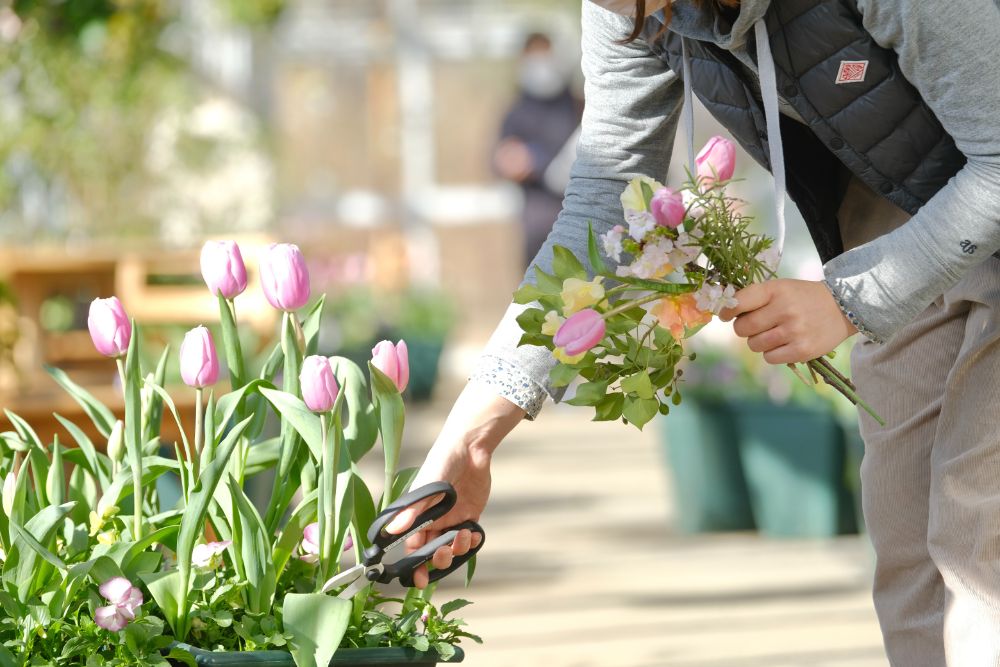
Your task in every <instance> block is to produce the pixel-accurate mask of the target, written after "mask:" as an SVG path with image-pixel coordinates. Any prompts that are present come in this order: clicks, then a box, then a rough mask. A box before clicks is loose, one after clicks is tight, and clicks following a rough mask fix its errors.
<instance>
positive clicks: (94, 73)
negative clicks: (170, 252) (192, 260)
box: [0, 0, 194, 240]
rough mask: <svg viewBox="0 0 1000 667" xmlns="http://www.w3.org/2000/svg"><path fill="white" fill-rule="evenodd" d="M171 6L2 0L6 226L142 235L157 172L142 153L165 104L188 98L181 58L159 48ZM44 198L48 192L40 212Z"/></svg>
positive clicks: (29, 233) (150, 1)
mask: <svg viewBox="0 0 1000 667" xmlns="http://www.w3.org/2000/svg"><path fill="white" fill-rule="evenodd" d="M0 5H2V3H0ZM176 11H177V5H176V3H172V2H167V1H166V0H72V1H68V0H15V2H14V3H13V5H11V6H9V7H0V14H2V17H0V18H2V20H3V21H4V26H5V29H4V30H2V31H0V119H2V122H0V211H6V212H7V213H6V215H5V216H4V215H3V214H0V220H2V219H3V217H6V218H7V220H8V221H9V222H8V223H7V224H4V225H2V228H3V229H4V230H5V232H6V233H7V234H9V235H13V236H14V238H15V239H18V240H34V239H36V238H38V236H39V235H43V236H50V237H57V238H65V237H73V238H78V237H80V236H110V235H115V236H136V235H140V234H145V233H148V224H149V223H150V222H152V221H153V215H154V213H155V211H153V210H151V207H149V206H144V203H145V201H146V200H147V196H148V194H149V192H150V190H151V189H152V187H153V185H154V184H153V181H155V178H154V177H153V176H152V175H151V174H150V173H149V170H148V168H147V165H146V164H145V161H144V159H143V155H144V153H145V150H144V149H145V146H146V143H147V139H148V136H149V135H150V132H151V129H152V128H153V126H154V125H155V123H156V122H157V121H158V119H159V118H160V116H161V114H162V112H163V111H164V110H165V109H170V108H178V107H182V106H183V105H185V104H189V103H191V102H192V101H193V99H194V96H193V93H194V81H193V80H192V79H191V78H190V77H189V76H188V75H187V66H186V64H185V63H184V62H183V61H182V60H181V59H179V58H178V57H177V56H175V55H173V54H171V53H169V52H167V51H166V50H165V49H164V44H165V43H167V42H168V39H167V37H168V32H169V31H170V30H171V28H173V27H174V26H175V24H176V20H177V16H176ZM26 197H27V198H33V199H34V201H35V206H34V208H33V207H32V206H30V205H25V203H24V199H25V198H26ZM39 199H43V200H45V201H47V204H46V205H45V207H44V208H43V209H42V212H39V210H38V205H37V201H38V200H39ZM29 209H30V210H29ZM31 210H34V213H31ZM11 223H15V224H11Z"/></svg>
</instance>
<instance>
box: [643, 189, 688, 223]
mask: <svg viewBox="0 0 1000 667" xmlns="http://www.w3.org/2000/svg"><path fill="white" fill-rule="evenodd" d="M649 208H650V210H651V211H652V213H653V217H654V218H656V224H658V225H660V226H661V227H669V228H671V229H677V228H678V227H680V226H681V224H683V222H684V199H683V197H681V195H680V193H679V192H676V191H675V190H672V189H670V188H661V189H659V190H657V191H656V192H655V193H653V198H652V199H651V200H650V202H649Z"/></svg>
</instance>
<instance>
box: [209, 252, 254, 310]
mask: <svg viewBox="0 0 1000 667" xmlns="http://www.w3.org/2000/svg"><path fill="white" fill-rule="evenodd" d="M201 275H202V277H203V278H204V279H205V284H206V285H208V290H209V291H210V292H211V293H212V294H213V296H219V295H222V297H223V298H226V299H234V298H236V296H237V295H239V294H242V293H243V290H245V289H246V288H247V267H246V265H245V264H244V263H243V255H242V254H241V253H240V247H239V246H238V245H236V242H235V241H208V242H207V243H206V244H205V245H204V246H202V248H201Z"/></svg>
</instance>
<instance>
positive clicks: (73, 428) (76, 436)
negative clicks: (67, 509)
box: [54, 414, 111, 492]
mask: <svg viewBox="0 0 1000 667" xmlns="http://www.w3.org/2000/svg"><path fill="white" fill-rule="evenodd" d="M54 416H55V418H56V420H57V421H58V422H59V423H60V424H62V426H63V428H65V429H66V430H67V431H68V432H69V434H70V436H72V437H73V440H74V441H75V442H76V446H77V447H78V448H79V450H80V451H81V452H82V453H83V456H84V457H86V459H87V463H86V466H87V472H89V473H90V474H91V475H93V477H94V478H95V479H96V480H97V482H98V484H99V485H100V487H101V491H102V492H103V491H104V490H105V489H106V488H108V485H109V484H111V476H110V475H109V474H108V471H109V470H110V468H111V466H110V462H111V460H110V459H109V458H108V457H107V456H105V455H104V454H102V453H100V452H98V451H97V448H96V447H94V443H93V442H92V441H91V439H90V438H89V437H88V436H87V434H86V433H84V432H83V429H81V428H80V427H79V426H77V425H76V424H74V423H73V422H71V421H70V420H68V419H66V418H65V417H63V416H62V415H58V414H57V415H54Z"/></svg>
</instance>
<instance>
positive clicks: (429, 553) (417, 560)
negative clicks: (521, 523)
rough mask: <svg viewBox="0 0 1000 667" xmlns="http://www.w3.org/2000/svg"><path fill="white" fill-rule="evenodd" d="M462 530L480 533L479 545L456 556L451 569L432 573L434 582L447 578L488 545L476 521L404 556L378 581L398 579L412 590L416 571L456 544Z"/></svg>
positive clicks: (385, 571)
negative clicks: (441, 551)
mask: <svg viewBox="0 0 1000 667" xmlns="http://www.w3.org/2000/svg"><path fill="white" fill-rule="evenodd" d="M461 530H470V531H472V534H473V536H475V535H476V534H477V533H478V534H479V544H477V545H476V546H475V547H474V548H472V549H470V550H469V552H468V553H465V554H462V555H461V556H455V558H454V559H453V560H452V562H451V565H450V566H449V567H447V568H445V569H443V570H437V569H435V570H431V572H430V581H432V582H433V581H437V580H438V579H443V578H444V577H447V576H448V575H449V574H451V573H452V572H454V571H455V570H457V569H458V568H460V567H462V566H463V565H465V564H466V563H467V562H469V560H470V559H471V558H472V557H473V556H475V555H476V554H477V553H479V550H480V549H482V548H483V545H484V544H486V532H485V531H483V527H482V526H480V525H479V524H478V523H476V522H475V521H465V522H463V523H460V524H458V525H457V526H452V527H451V528H449V529H448V530H446V531H445V532H444V533H442V534H441V535H439V536H438V537H437V538H436V539H434V540H431V541H430V542H428V543H427V544H425V545H424V546H422V547H420V548H419V549H417V550H416V551H414V552H413V553H412V554H409V555H407V556H403V557H402V558H400V559H399V560H397V561H396V562H395V563H390V564H388V565H386V566H385V569H384V570H383V571H382V574H381V575H380V576H379V578H378V581H379V582H381V583H383V584H387V583H389V582H390V581H392V580H393V579H396V578H398V579H399V583H401V584H402V585H404V586H406V587H407V588H411V587H412V586H413V573H414V571H415V570H416V569H417V568H418V567H420V566H421V565H423V564H424V563H427V562H429V561H430V560H431V558H433V557H434V552H435V551H437V550H438V549H440V548H441V547H444V546H448V545H449V544H451V543H452V542H454V541H455V538H456V537H458V533H459V531H461ZM473 541H475V539H473Z"/></svg>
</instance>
